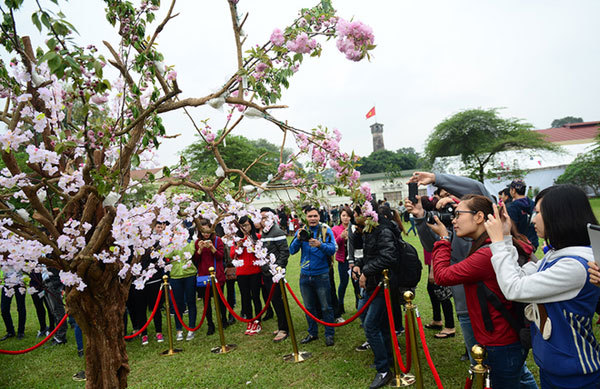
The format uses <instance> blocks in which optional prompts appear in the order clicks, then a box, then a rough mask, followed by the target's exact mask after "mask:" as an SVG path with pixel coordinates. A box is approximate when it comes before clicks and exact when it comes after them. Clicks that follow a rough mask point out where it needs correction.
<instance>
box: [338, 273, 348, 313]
mask: <svg viewBox="0 0 600 389" xmlns="http://www.w3.org/2000/svg"><path fill="white" fill-rule="evenodd" d="M338 273H339V275H340V285H339V286H338V305H339V312H340V313H346V310H345V309H344V297H345V296H346V288H347V287H348V279H349V278H350V275H348V262H338Z"/></svg>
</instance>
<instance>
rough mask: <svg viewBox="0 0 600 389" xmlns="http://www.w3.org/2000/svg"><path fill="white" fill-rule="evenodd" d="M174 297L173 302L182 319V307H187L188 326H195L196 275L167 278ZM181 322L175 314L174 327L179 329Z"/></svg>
mask: <svg viewBox="0 0 600 389" xmlns="http://www.w3.org/2000/svg"><path fill="white" fill-rule="evenodd" d="M169 283H170V284H171V288H172V289H173V296H174V297H175V304H177V309H179V314H180V315H181V318H182V319H183V312H184V311H185V309H184V307H186V306H187V309H188V326H189V327H190V328H194V327H195V326H196V312H197V310H196V277H195V276H191V277H185V278H171V279H170V280H169ZM182 327H183V326H182V325H181V322H180V321H179V319H178V318H177V316H175V329H176V330H177V331H181V329H182Z"/></svg>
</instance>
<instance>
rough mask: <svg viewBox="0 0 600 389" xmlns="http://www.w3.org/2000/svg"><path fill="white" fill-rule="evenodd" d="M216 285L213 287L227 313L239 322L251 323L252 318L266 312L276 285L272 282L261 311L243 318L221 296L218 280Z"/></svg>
mask: <svg viewBox="0 0 600 389" xmlns="http://www.w3.org/2000/svg"><path fill="white" fill-rule="evenodd" d="M216 286H217V287H216V288H215V289H217V292H218V293H219V297H220V298H221V301H223V303H224V304H225V307H226V308H227V310H228V311H229V313H231V314H232V315H233V317H235V318H236V319H237V320H239V321H241V322H244V323H251V322H253V321H254V320H256V319H258V318H259V317H261V316H262V315H263V313H265V312H266V310H267V308H269V304H270V303H271V298H272V297H273V293H274V292H275V287H276V286H277V284H273V285H272V286H271V291H270V292H269V298H267V301H265V306H264V307H263V309H262V311H260V312H259V313H258V315H256V317H253V318H252V319H244V318H243V317H241V316H240V315H238V314H237V313H235V311H234V310H233V308H231V305H229V303H228V302H227V300H226V299H225V296H223V291H222V290H221V287H220V286H219V283H218V282H217V285H216ZM207 288H208V286H207Z"/></svg>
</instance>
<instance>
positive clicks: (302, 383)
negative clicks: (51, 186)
mask: <svg viewBox="0 0 600 389" xmlns="http://www.w3.org/2000/svg"><path fill="white" fill-rule="evenodd" d="M592 206H593V207H594V210H595V212H596V214H597V215H598V216H599V218H600V199H593V200H592ZM407 240H408V242H410V243H412V244H413V245H414V246H415V247H417V250H418V251H419V253H420V254H422V249H421V245H420V243H419V240H418V239H417V238H416V237H415V236H413V235H411V236H409V237H408V238H407ZM299 259H300V258H299V255H295V256H293V257H291V258H290V261H289V266H288V281H289V283H290V285H291V287H292V288H293V290H294V291H295V293H296V294H297V295H298V296H300V288H299V286H298V277H299ZM336 277H337V269H336ZM426 277H427V274H426V272H425V271H424V272H423V278H422V280H421V283H420V284H419V287H418V289H417V295H416V300H415V302H416V304H417V306H418V309H419V312H420V315H421V317H422V320H423V322H424V323H427V322H428V321H429V320H431V304H430V302H429V298H428V295H427V291H426ZM336 285H337V282H336ZM290 304H291V308H292V309H291V311H292V318H293V322H294V326H295V328H296V331H297V338H298V340H299V339H301V338H302V337H303V336H304V335H306V329H307V324H306V319H305V316H304V314H303V313H302V312H301V310H300V308H299V307H298V306H297V305H296V304H295V303H294V301H293V300H292V299H291V298H290ZM198 308H199V315H200V313H201V309H202V308H201V304H200V303H198ZM237 309H238V311H239V294H238V308H237ZM346 311H347V312H348V314H346V315H345V316H346V317H349V316H350V314H351V313H353V312H354V298H353V296H352V289H351V286H349V289H348V292H347V293H346ZM12 315H13V321H14V322H15V325H16V320H17V314H16V307H15V303H14V302H13V307H12ZM276 325H277V323H276V321H275V320H269V321H267V322H264V323H263V331H262V333H261V334H259V335H257V336H253V337H248V336H244V335H243V332H244V330H245V324H243V323H236V324H235V325H233V326H231V327H229V328H227V329H226V330H225V337H226V341H227V343H235V344H237V345H238V348H237V350H235V351H233V352H231V353H229V354H225V355H215V354H212V353H211V352H210V349H211V348H212V347H214V346H218V345H219V337H218V335H217V334H215V335H212V336H206V327H205V326H204V325H203V327H202V328H201V329H200V330H199V332H198V334H197V336H196V338H195V339H194V340H192V341H191V342H185V341H183V342H176V347H178V348H182V349H183V350H184V351H183V352H182V353H181V354H178V355H175V356H171V357H162V356H160V355H159V353H160V352H161V351H163V350H166V349H167V347H168V343H167V342H165V343H160V344H159V343H156V341H154V338H153V335H154V329H153V325H152V324H151V325H150V326H149V334H150V339H151V340H150V344H149V345H148V346H146V347H142V346H141V344H140V341H139V339H135V340H134V341H133V342H130V343H127V350H128V353H129V362H130V367H131V373H130V375H129V385H130V387H132V388H215V387H217V388H239V387H252V388H279V387H285V386H295V387H303V388H339V387H350V388H360V387H368V385H369V384H370V382H371V380H372V379H373V377H374V375H375V370H374V369H372V368H370V367H369V365H370V364H371V363H372V362H373V358H372V357H373V355H372V353H371V352H370V351H367V352H356V351H355V350H354V348H355V347H356V346H357V345H359V344H361V343H362V342H363V341H364V333H363V330H362V329H361V328H360V327H359V321H358V320H357V321H355V322H353V323H351V324H349V325H347V326H343V327H340V328H336V333H335V346H333V347H325V344H324V339H323V338H324V337H323V329H322V328H320V339H319V340H318V341H316V342H312V343H310V344H308V345H305V346H303V345H301V346H300V350H303V351H309V352H311V353H312V355H313V356H312V358H310V359H308V360H306V361H305V362H303V363H299V364H293V363H288V362H284V361H283V359H282V356H283V355H284V354H288V353H291V352H292V345H291V341H290V339H289V338H288V339H287V340H285V341H284V342H282V343H279V344H275V343H273V342H272V341H271V338H272V335H271V333H272V332H273V331H274V330H275V329H276ZM163 326H164V327H165V328H166V326H165V325H163ZM456 329H457V336H456V337H455V338H448V339H444V340H439V339H434V337H433V334H434V333H435V332H432V331H428V332H427V333H426V336H427V342H428V344H429V349H430V351H431V355H432V359H433V361H434V364H435V366H436V367H437V370H438V372H439V373H440V376H441V379H442V383H443V384H444V387H445V388H462V387H464V382H465V378H466V377H467V374H468V368H469V366H468V362H461V361H460V360H459V357H460V355H461V354H462V353H463V352H464V346H463V342H462V337H461V335H460V326H459V325H458V322H457V323H456ZM37 330H38V328H37V318H36V315H35V310H34V308H33V304H32V302H31V299H30V298H29V297H27V326H26V333H25V335H26V337H25V339H23V340H15V339H14V338H13V339H10V340H7V341H5V342H2V343H0V348H3V349H10V350H16V349H22V348H26V347H29V346H31V345H33V344H35V343H36V342H37V340H36V338H35V334H36V332H37ZM129 330H131V327H130V328H129ZM426 331H427V330H426ZM595 332H596V336H598V328H596V329H595ZM1 333H2V334H3V333H4V331H3V328H2V332H1ZM400 345H401V349H402V350H403V353H404V345H405V342H404V338H401V342H400ZM419 353H420V360H421V365H422V371H423V372H424V373H423V374H424V382H425V383H424V387H425V388H434V387H435V382H434V380H433V377H432V375H431V372H430V371H429V368H428V367H427V365H426V362H425V359H424V357H423V352H422V350H420V351H419ZM403 357H405V356H404V355H403ZM0 365H1V366H2V368H1V369H0V387H2V388H80V387H83V383H78V382H74V381H72V379H71V376H72V375H73V374H74V373H75V372H77V371H78V370H80V369H83V367H84V361H83V359H82V358H79V357H78V356H77V350H76V346H75V339H74V336H73V331H72V330H71V329H69V331H68V344H67V345H65V346H58V347H50V346H43V347H41V348H39V349H37V350H35V351H33V352H31V353H28V354H24V355H16V356H11V355H4V354H2V355H0ZM528 365H529V367H530V369H531V370H532V371H533V373H534V375H535V376H536V378H537V374H538V372H537V367H536V366H535V364H534V363H533V360H532V357H531V353H530V356H529V359H528Z"/></svg>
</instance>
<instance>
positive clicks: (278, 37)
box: [271, 28, 285, 46]
mask: <svg viewBox="0 0 600 389" xmlns="http://www.w3.org/2000/svg"><path fill="white" fill-rule="evenodd" d="M284 42H285V38H284V37H283V33H282V32H281V30H280V29H278V28H276V29H274V30H273V33H272V34H271V43H273V44H274V45H275V46H281V45H283V44H284Z"/></svg>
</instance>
